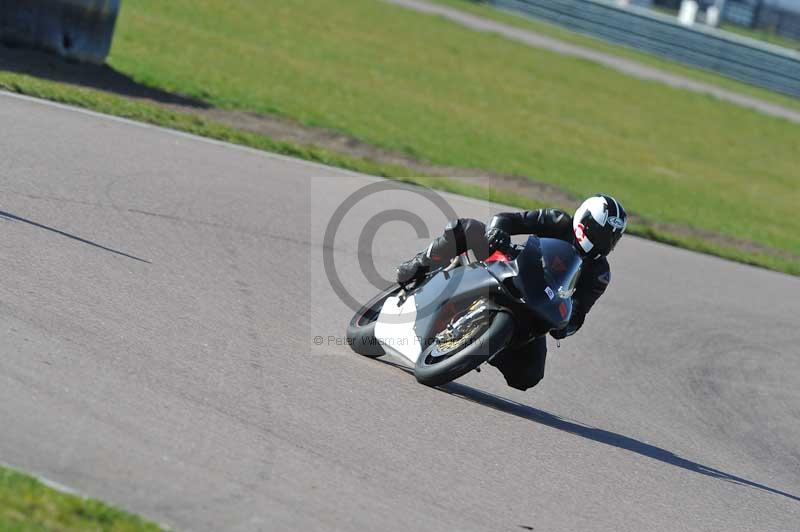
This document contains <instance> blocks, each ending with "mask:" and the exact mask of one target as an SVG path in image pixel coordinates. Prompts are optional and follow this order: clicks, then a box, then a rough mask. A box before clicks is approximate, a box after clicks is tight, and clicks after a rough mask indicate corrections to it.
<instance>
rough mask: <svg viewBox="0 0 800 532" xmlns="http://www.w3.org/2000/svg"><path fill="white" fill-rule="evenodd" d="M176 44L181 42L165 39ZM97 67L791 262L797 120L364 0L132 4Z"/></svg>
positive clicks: (797, 249) (797, 224)
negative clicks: (550, 187)
mask: <svg viewBox="0 0 800 532" xmlns="http://www.w3.org/2000/svg"><path fill="white" fill-rule="evenodd" d="M175 43H180V46H175ZM110 64H111V65H113V66H114V67H115V68H117V69H119V70H121V71H123V72H125V73H128V74H130V75H132V76H133V77H134V78H135V79H137V80H140V81H142V82H145V83H147V84H150V85H154V86H158V87H161V88H164V89H167V90H173V91H179V92H182V93H186V94H189V95H192V96H197V97H201V98H205V99H207V100H209V101H210V102H212V103H214V104H216V105H218V106H221V107H229V108H237V109H247V110H252V111H256V112H261V113H277V114H280V115H284V116H288V117H292V118H295V119H297V120H299V121H300V122H302V123H305V124H309V125H315V126H322V127H327V128H331V129H336V130H340V131H343V132H346V133H349V134H351V135H354V136H356V137H358V138H361V139H363V140H366V141H367V142H370V143H373V144H376V145H379V146H383V147H386V148H389V149H394V150H401V151H404V152H406V153H409V154H411V155H414V156H416V157H419V158H422V159H425V160H429V161H431V162H434V163H437V164H443V165H453V166H461V167H475V168H485V169H491V170H495V171H500V172H505V173H510V174H516V175H525V176H532V177H534V178H535V179H537V180H540V181H544V182H548V183H553V184H556V185H559V186H561V187H563V188H565V189H567V190H568V191H570V192H572V193H574V194H577V195H585V194H589V193H593V192H595V191H598V190H604V191H608V192H610V193H613V194H615V195H617V196H618V197H620V198H621V199H622V200H623V201H624V202H625V204H626V205H627V206H628V207H629V208H630V209H631V210H633V211H636V212H638V213H640V214H642V215H644V216H645V217H647V218H650V219H656V220H661V221H664V222H669V223H676V224H685V225H690V226H697V227H700V228H703V229H706V230H709V231H713V232H716V233H720V234H723V235H728V236H732V237H740V238H745V239H750V240H754V241H758V242H762V243H764V244H766V245H769V246H772V247H775V248H777V249H782V250H786V251H789V252H791V253H794V254H798V255H800V219H798V217H797V216H796V215H795V210H796V205H797V204H798V200H800V192H798V190H800V186H798V185H800V165H798V164H797V154H798V153H800V127H798V126H797V125H796V124H792V123H789V122H787V121H784V120H781V119H777V118H772V117H766V116H763V115H761V114H759V113H757V112H755V111H752V110H749V109H744V108H740V107H738V106H735V105H732V104H728V103H725V102H721V101H718V100H716V99H715V98H713V97H710V96H705V95H701V94H695V93H690V92H686V91H681V90H678V89H673V88H670V87H666V86H663V85H661V84H658V83H654V82H648V81H643V80H638V79H633V78H629V77H626V76H622V75H620V74H618V73H617V72H615V71H612V70H610V69H607V68H605V67H602V66H599V65H596V64H593V63H590V62H588V61H585V60H581V59H576V58H568V57H563V56H560V55H557V54H554V53H550V52H546V51H542V50H537V49H532V48H529V47H526V46H523V45H521V44H517V43H514V42H511V41H508V40H506V39H503V38H501V37H499V36H496V35H491V34H482V33H477V32H474V31H470V30H468V29H465V28H462V27H460V26H458V25H455V24H452V23H450V22H448V21H446V20H443V19H441V18H438V17H432V16H425V15H421V14H418V13H415V12H412V11H408V10H405V9H402V8H399V7H396V6H392V5H388V4H385V3H383V2H376V1H374V0H350V1H348V2H335V1H333V0H303V1H299V0H288V1H285V2H268V3H263V2H256V1H255V0H238V1H236V2H229V1H223V0H192V1H189V0H172V1H170V2H162V1H158V0H130V1H128V2H126V3H124V4H123V6H122V13H121V17H120V20H119V22H118V28H117V36H116V40H115V44H114V47H113V49H112V54H111V56H110Z"/></svg>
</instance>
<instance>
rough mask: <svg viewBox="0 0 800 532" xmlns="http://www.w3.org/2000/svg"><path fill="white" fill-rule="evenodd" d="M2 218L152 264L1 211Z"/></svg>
mask: <svg viewBox="0 0 800 532" xmlns="http://www.w3.org/2000/svg"><path fill="white" fill-rule="evenodd" d="M0 218H5V219H7V220H13V221H17V222H23V223H26V224H30V225H32V226H34V227H38V228H40V229H44V230H46V231H52V232H53V233H56V234H59V235H61V236H65V237H67V238H71V239H72V240H77V241H78V242H82V243H84V244H88V245H90V246H92V247H96V248H98V249H102V250H103V251H108V252H109V253H114V254H115V255H120V256H122V257H127V258H129V259H133V260H138V261H139V262H144V263H146V264H151V262H150V261H149V260H146V259H141V258H139V257H136V256H134V255H129V254H127V253H124V252H122V251H118V250H116V249H112V248H109V247H106V246H103V245H101V244H98V243H96V242H92V241H91V240H86V239H85V238H81V237H79V236H76V235H73V234H70V233H67V232H65V231H61V230H60V229H56V228H54V227H49V226H47V225H44V224H40V223H38V222H34V221H33V220H28V219H27V218H23V217H21V216H17V215H16V214H11V213H10V212H5V211H0Z"/></svg>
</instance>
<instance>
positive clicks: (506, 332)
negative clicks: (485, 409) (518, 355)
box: [414, 311, 514, 386]
mask: <svg viewBox="0 0 800 532" xmlns="http://www.w3.org/2000/svg"><path fill="white" fill-rule="evenodd" d="M513 334H514V319H513V318H512V317H511V315H510V314H508V313H507V312H501V311H495V316H494V318H493V319H492V323H491V324H490V325H489V327H488V328H487V329H486V330H485V331H483V333H482V334H481V335H480V336H478V337H476V338H475V339H473V341H471V342H469V343H467V344H465V345H464V346H463V347H461V348H460V349H457V350H455V351H454V352H452V353H445V354H444V355H442V356H437V353H439V351H438V344H437V342H435V341H434V342H433V343H432V344H431V345H429V346H428V347H427V348H425V350H424V351H423V352H422V354H420V356H419V358H418V359H417V363H416V365H415V367H414V376H415V377H416V378H417V381H418V382H419V383H421V384H425V385H426V386H441V385H442V384H446V383H448V382H450V381H453V380H455V379H457V378H459V377H462V376H464V375H466V374H467V373H469V372H470V371H472V370H473V369H475V368H477V367H478V366H480V365H481V364H483V363H484V362H486V361H487V360H489V359H490V358H491V357H492V356H493V355H494V354H496V353H498V352H499V351H500V350H501V349H503V348H504V347H505V346H506V345H507V344H508V342H509V341H510V340H511V337H512V336H513ZM437 358H441V360H438V361H437V360H436V359H437Z"/></svg>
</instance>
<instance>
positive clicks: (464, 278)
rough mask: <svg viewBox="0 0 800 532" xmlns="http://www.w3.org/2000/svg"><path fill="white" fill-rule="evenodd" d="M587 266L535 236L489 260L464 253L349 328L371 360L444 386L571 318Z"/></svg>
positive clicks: (365, 310) (356, 346)
mask: <svg viewBox="0 0 800 532" xmlns="http://www.w3.org/2000/svg"><path fill="white" fill-rule="evenodd" d="M581 266H582V260H581V258H580V256H579V255H578V253H577V251H576V250H575V248H574V247H573V246H572V245H571V244H569V243H567V242H564V241H563V240H557V239H551V238H538V237H536V236H530V237H528V240H527V242H526V243H525V244H524V245H523V246H519V245H515V244H511V245H510V246H508V247H507V248H505V249H503V250H497V251H495V252H494V253H493V254H492V255H491V256H489V257H488V258H486V259H485V260H483V261H470V260H469V258H468V255H467V254H466V253H463V254H461V255H459V256H458V257H456V258H455V259H453V261H452V262H451V263H450V264H449V265H447V266H445V267H442V268H439V269H437V270H433V271H431V272H430V273H428V274H427V275H426V276H425V277H424V278H423V279H421V280H419V281H416V282H413V283H411V284H409V285H403V286H401V285H393V286H391V287H389V288H387V289H386V290H384V291H383V292H381V293H380V294H378V295H377V296H375V297H374V298H373V299H372V300H370V301H369V302H367V303H366V304H365V305H364V306H362V307H361V308H360V309H359V310H358V311H357V312H356V314H355V315H354V316H353V319H352V320H351V321H350V324H349V326H348V328H347V341H348V344H349V345H350V347H351V348H352V349H353V350H354V351H355V352H356V353H359V354H361V355H364V356H367V357H380V356H383V355H386V354H392V355H396V356H400V357H402V358H404V359H406V360H408V361H409V362H410V363H411V364H413V365H414V375H415V377H416V379H417V381H419V382H420V383H422V384H425V385H428V386H439V385H442V384H445V383H447V382H450V381H452V380H455V379H457V378H459V377H461V376H463V375H465V374H467V373H469V372H470V371H472V370H475V369H477V370H479V371H480V366H481V365H482V364H483V363H485V362H488V361H491V360H492V359H493V358H494V357H496V356H498V355H499V354H500V353H501V352H502V351H503V350H504V349H507V348H519V347H522V346H524V344H526V343H528V342H530V341H532V340H533V339H534V338H537V337H539V336H542V335H545V334H547V333H548V332H550V331H551V330H554V329H561V328H563V327H565V326H566V325H567V324H568V323H569V319H570V316H571V315H572V295H573V293H574V292H575V285H576V284H577V282H578V278H579V277H580V272H581Z"/></svg>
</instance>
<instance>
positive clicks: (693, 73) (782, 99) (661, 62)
mask: <svg viewBox="0 0 800 532" xmlns="http://www.w3.org/2000/svg"><path fill="white" fill-rule="evenodd" d="M430 1H431V2H434V3H437V4H442V5H445V6H449V7H454V8H457V9H460V10H462V11H467V12H469V13H472V14H475V15H480V16H482V17H486V18H490V19H493V20H496V21H498V22H504V23H506V24H509V25H511V26H516V27H518V28H522V29H528V30H532V31H535V32H537V33H541V34H542V35H547V36H549V37H553V38H556V39H559V40H562V41H565V42H569V43H572V44H577V45H580V46H585V47H587V48H591V49H593V50H597V51H599V52H605V53H609V54H613V55H617V56H619V57H625V58H628V59H633V60H634V61H637V62H639V63H642V64H645V65H648V66H652V67H656V68H658V69H661V70H664V71H665V72H671V73H673V74H678V75H681V76H685V77H687V78H690V79H693V80H696V81H702V82H704V83H710V84H712V85H716V86H718V87H721V88H723V89H728V90H731V91H734V92H738V93H741V94H746V95H749V96H754V97H756V98H760V99H762V100H765V101H768V102H772V103H775V104H778V105H783V106H785V107H789V108H791V109H795V110H798V111H800V100H799V99H797V98H794V97H792V96H788V95H784V94H780V93H776V92H773V91H770V90H767V89H762V88H760V87H755V86H753V85H748V84H747V83H743V82H740V81H736V80H734V79H731V78H727V77H725V76H720V75H719V74H716V73H714V72H711V71H707V70H702V69H700V68H695V67H691V66H687V65H684V64H682V63H679V62H677V61H672V60H670V59H666V58H662V57H659V56H657V55H653V54H648V53H646V52H639V51H637V50H636V49H634V48H629V47H626V46H623V45H619V44H613V43H610V42H607V41H603V40H600V39H597V38H595V37H592V36H589V35H585V34H582V33H577V32H573V31H570V30H568V29H565V28H562V27H560V26H557V25H555V24H550V23H548V22H545V21H540V20H538V19H534V18H531V17H527V16H524V15H522V14H516V13H513V12H509V11H504V10H499V9H496V8H493V7H491V6H489V5H487V4H483V3H479V2H475V1H473V0H430ZM657 11H662V10H659V9H657ZM662 14H670V15H671V14H673V12H671V11H669V10H666V12H664V13H662ZM723 29H725V30H732V28H731V27H729V26H728V25H726V26H725V27H724V28H723ZM738 30H741V31H738ZM748 31H749V32H751V33H750V34H748ZM735 32H736V33H740V34H742V35H746V36H748V37H753V38H759V37H764V35H760V34H762V33H766V32H755V31H752V30H746V29H744V28H738V27H737V31H735ZM754 34H759V35H758V36H757V35H754ZM769 35H772V36H773V37H777V36H775V35H774V34H769ZM761 40H766V41H768V42H772V44H780V45H787V44H788V43H794V44H795V46H794V47H795V48H797V45H798V41H791V40H786V39H781V38H780V37H777V40H775V39H773V40H772V41H770V40H769V39H766V38H761Z"/></svg>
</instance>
